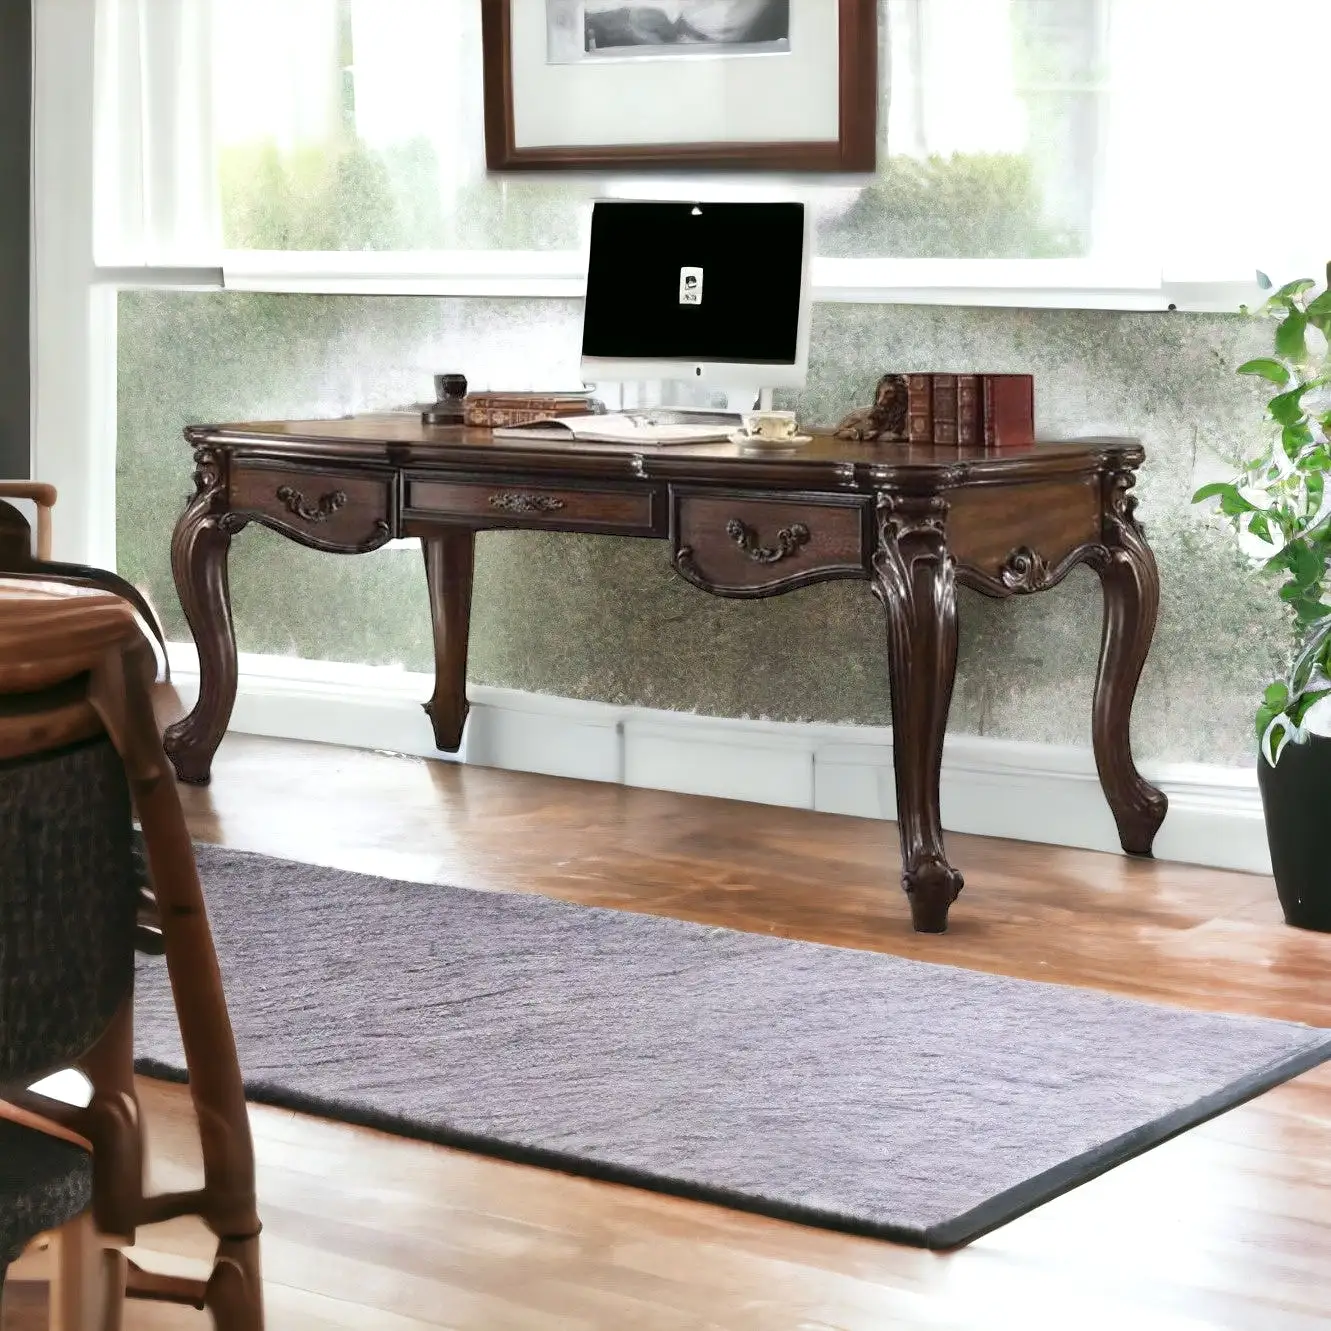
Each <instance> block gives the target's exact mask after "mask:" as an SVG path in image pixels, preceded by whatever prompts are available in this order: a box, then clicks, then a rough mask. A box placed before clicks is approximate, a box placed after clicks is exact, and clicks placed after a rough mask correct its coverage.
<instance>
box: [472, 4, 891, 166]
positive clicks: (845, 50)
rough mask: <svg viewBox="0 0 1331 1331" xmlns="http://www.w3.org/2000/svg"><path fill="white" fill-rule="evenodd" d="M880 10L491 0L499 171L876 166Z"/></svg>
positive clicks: (490, 103)
mask: <svg viewBox="0 0 1331 1331" xmlns="http://www.w3.org/2000/svg"><path fill="white" fill-rule="evenodd" d="M877 11H878V5H877V0H481V22H482V38H483V43H484V50H485V146H486V161H487V163H488V165H489V167H490V169H491V170H492V171H522V170H530V171H554V170H575V171H586V170H595V169H598V168H601V169H617V170H624V169H647V170H660V169H662V168H667V169H668V168H672V167H676V168H684V169H693V168H703V167H706V168H720V169H725V170H731V171H739V170H758V171H830V172H838V171H843V172H865V171H872V170H873V169H874V165H875V160H874V159H875V147H876V143H877V109H878V12H877Z"/></svg>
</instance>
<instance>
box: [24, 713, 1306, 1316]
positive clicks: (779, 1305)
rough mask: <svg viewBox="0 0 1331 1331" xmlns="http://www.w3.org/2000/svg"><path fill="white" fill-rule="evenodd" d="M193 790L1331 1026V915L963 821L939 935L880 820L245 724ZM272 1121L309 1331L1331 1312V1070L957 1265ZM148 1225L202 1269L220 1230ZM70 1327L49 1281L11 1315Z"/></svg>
mask: <svg viewBox="0 0 1331 1331" xmlns="http://www.w3.org/2000/svg"><path fill="white" fill-rule="evenodd" d="M184 794H185V800H186V807H187V811H188V814H189V817H190V822H191V825H192V827H193V829H194V831H195V833H196V835H197V836H198V837H199V838H201V839H203V840H211V841H221V842H225V843H226V844H228V845H232V846H236V847H240V848H243V849H248V850H258V851H264V852H267V853H269V854H273V855H281V856H287V857H290V858H295V859H302V860H307V861H313V862H318V863H325V864H329V865H335V866H338V867H342V868H348V869H357V870H362V871H368V872H374V873H379V874H384V875H388V876H397V877H403V878H409V879H416V880H420V881H423V882H431V881H438V882H450V883H456V884H459V885H462V886H467V887H473V888H481V889H485V890H493V891H506V892H540V893H544V894H547V895H550V896H557V897H563V898H566V899H569V900H576V901H581V902H586V903H590V904H596V905H603V906H612V907H616V908H619V909H625V910H637V911H645V912H649V913H652V914H662V915H673V916H678V917H680V918H686V919H693V920H699V921H705V922H709V923H715V924H723V925H727V926H730V927H733V928H737V929H745V930H751V931H756V932H763V933H775V934H781V935H786V936H790V937H799V938H807V939H812V940H816V941H820V942H826V943H835V944H840V945H844V946H850V947H861V948H875V949H880V950H883V951H889V952H895V953H899V954H901V955H905V956H913V957H921V958H926V959H929V960H933V961H941V962H947V963H953V964H958V965H963V966H969V967H973V968H976V969H982V970H991V971H1000V972H1004V973H1006V974H1011V975H1019V976H1027V977H1032V978H1038V979H1042V980H1053V981H1058V982H1062V983H1068V984H1077V985H1082V986H1088V987H1095V988H1101V989H1108V990H1114V991H1116V992H1119V993H1126V994H1134V995H1138V996H1140V997H1143V998H1149V999H1157V1000H1161V1001H1165V1002H1169V1003H1173V1004H1177V1005H1181V1006H1191V1007H1198V1008H1209V1009H1218V1010H1225V1011H1235V1012H1249V1013H1255V1014H1262V1015H1269V1016H1275V1017H1284V1018H1289V1019H1293V1020H1298V1021H1306V1022H1311V1023H1314V1024H1320V1025H1328V1026H1331V936H1321V935H1314V934H1306V933H1301V932H1298V931H1295V930H1291V929H1288V928H1286V927H1285V926H1284V925H1283V924H1282V923H1281V921H1280V915H1279V910H1278V908H1277V906H1276V903H1275V897H1274V892H1273V888H1272V885H1271V883H1270V881H1269V879H1263V878H1256V877H1251V876H1248V875H1243V874H1236V873H1224V872H1216V871H1212V870H1205V869H1197V868H1191V867H1187V866H1182V865H1174V864H1157V863H1152V862H1141V861H1133V860H1128V859H1125V858H1120V857H1117V856H1110V855H1097V854H1091V853H1087V852H1079V851H1070V850H1062V849H1054V848H1050V847H1044V846H1032V845H1025V844H1021V843H1018V842H1006V841H996V840H985V839H980V838H974V837H963V836H956V837H951V838H949V845H950V847H951V848H952V850H953V851H954V854H955V860H956V863H957V864H958V867H960V868H961V869H962V870H963V871H964V872H965V874H966V878H967V886H966V890H965V892H964V893H963V894H962V897H961V899H960V901H959V902H958V903H957V906H956V907H955V908H954V911H953V916H952V919H953V928H952V930H951V932H949V933H948V934H946V935H944V936H941V937H934V936H924V935H916V934H913V933H911V931H910V926H909V919H908V914H907V911H906V905H905V902H904V900H903V898H902V896H901V893H900V891H899V889H898V887H897V886H896V877H895V870H894V865H893V858H892V857H893V853H894V844H893V829H892V827H891V826H890V825H888V824H883V823H878V822H870V821H865V820H857V819H850V818H842V817H836V816H832V815H825V814H813V813H807V812H802V811H795V810H787V809H775V808H766V807H760V806H754V805H745V804H737V803H728V802H723V801H714V800H705V799H697V798H692V797H685V796H679V795H672V794H665V793H659V792H653V791H640V790H631V789H625V788H621V787H609V786H598V785H591V784H586V783H581V782H572V781H564V780H556V779H552V778H545V777H537V776H526V775H519V774H514V773H505V772H496V771H488V770H485V769H480V768H460V767H456V766H453V765H449V764H445V763H427V762H422V761H417V760H414V759H404V758H395V757H390V756H386V755H378V754H368V753H358V752H351V751H347V750H339V749H334V748H330V747H324V746H317V745H299V744H293V743H285V742H276V741H266V740H258V739H253V738H248V737H243V736H233V737H232V738H229V739H228V740H227V741H226V742H225V743H224V744H223V746H222V750H221V753H220V755H219V758H218V762H217V768H216V777H215V780H214V783H213V785H212V786H211V787H210V788H208V789H205V790H198V789H188V790H185V792H184ZM141 1090H142V1094H143V1100H144V1105H145V1109H146V1113H147V1119H148V1124H149V1132H150V1138H151V1146H152V1160H151V1168H152V1175H153V1179H154V1182H155V1183H158V1184H161V1185H165V1184H168V1183H170V1184H172V1185H174V1184H176V1183H178V1182H180V1181H182V1180H184V1179H187V1178H189V1177H193V1176H195V1174H194V1171H196V1169H197V1160H196V1153H195V1151H194V1149H193V1143H192V1139H191V1132H192V1128H193V1125H192V1121H191V1116H190V1112H189V1107H188V1100H187V1098H186V1096H185V1094H184V1092H183V1091H182V1090H181V1089H180V1088H177V1087H171V1086H163V1085H159V1084H155V1083H151V1082H143V1083H141ZM252 1116H253V1123H254V1130H255V1134H256V1146H257V1151H258V1159H259V1197H260V1209H261V1213H262V1215H263V1218H264V1222H265V1226H266V1229H265V1235H264V1261H265V1272H266V1275H267V1278H268V1281H269V1284H268V1306H269V1325H270V1327H272V1328H275V1331H334V1328H336V1329H337V1331H342V1329H344V1328H346V1329H350V1328H357V1329H358V1331H361V1329H363V1331H421V1329H423V1328H436V1327H450V1328H468V1329H476V1331H510V1329H512V1331H527V1329H528V1328H531V1329H533V1331H535V1329H536V1328H542V1329H544V1328H551V1329H554V1331H590V1329H591V1328H596V1329H597V1331H601V1329H605V1331H611V1329H614V1331H618V1329H619V1328H630V1327H631V1328H643V1329H644V1331H655V1329H656V1328H662V1329H665V1328H671V1329H674V1328H692V1329H700V1328H725V1329H726V1331H748V1329H750V1328H752V1329H753V1331H830V1329H831V1328H843V1329H845V1331H868V1329H869V1328H873V1329H874V1331H879V1329H882V1328H891V1329H892V1331H908V1329H909V1331H914V1329H916V1328H918V1329H919V1331H926V1329H927V1331H943V1329H947V1331H978V1329H983V1331H1008V1329H1009V1328H1011V1329H1012V1331H1017V1328H1020V1331H1069V1329H1070V1328H1077V1331H1102V1329H1103V1331H1110V1329H1111V1328H1112V1329H1113V1331H1120V1329H1121V1328H1124V1327H1130V1328H1132V1331H1203V1328H1206V1329H1210V1328H1223V1329H1225V1331H1301V1329H1302V1328H1313V1327H1323V1328H1325V1327H1329V1326H1331V1065H1328V1066H1326V1067H1323V1068H1321V1069H1319V1070H1318V1071H1316V1072H1313V1073H1310V1074H1308V1075H1306V1076H1304V1077H1301V1078H1299V1079H1298V1080H1297V1081H1295V1082H1293V1083H1290V1084H1288V1085H1286V1086H1283V1087H1280V1088H1278V1089H1277V1090H1275V1091H1272V1092H1270V1093H1269V1094H1267V1095H1265V1096H1263V1097H1261V1098H1260V1099H1259V1100H1257V1101H1255V1102H1253V1103H1251V1104H1249V1105H1246V1106H1243V1107H1241V1108H1239V1109H1236V1110H1234V1111H1232V1112H1231V1113H1229V1114H1226V1115H1224V1116H1222V1117H1221V1118H1218V1119H1216V1120H1214V1121H1212V1122H1211V1123H1208V1124H1205V1125H1203V1126H1202V1127H1200V1128H1197V1129H1195V1130H1193V1131H1192V1132H1189V1133H1187V1134H1185V1135H1184V1136H1182V1137H1180V1138H1177V1139H1176V1140H1174V1141H1172V1142H1168V1143H1166V1144H1165V1145H1163V1146H1161V1147H1158V1148H1156V1149H1155V1150H1153V1151H1150V1152H1148V1153H1147V1154H1146V1155H1144V1156H1142V1157H1140V1158H1139V1159H1137V1160H1134V1161H1131V1162H1129V1163H1128V1164H1126V1165H1123V1166H1121V1167H1120V1168H1118V1169H1116V1170H1113V1171H1111V1172H1110V1173H1109V1174H1107V1175H1105V1176H1104V1177H1102V1178H1100V1179H1097V1180H1095V1181H1093V1182H1091V1183H1089V1184H1086V1185H1085V1186H1083V1187H1081V1188H1079V1189H1076V1190H1075V1191H1073V1192H1071V1193H1069V1194H1067V1195H1066V1196H1064V1197H1062V1198H1059V1199H1058V1200H1056V1201H1054V1202H1051V1203H1049V1204H1048V1205H1046V1206H1044V1207H1042V1208H1040V1209H1039V1210H1037V1211H1035V1212H1033V1213H1032V1214H1030V1215H1028V1216H1025V1217H1024V1218H1022V1219H1020V1220H1017V1221H1015V1222H1013V1223H1012V1224H1010V1225H1008V1226H1006V1227H1005V1228H1003V1229H1000V1230H998V1231H996V1232H995V1233H993V1234H990V1235H989V1236H987V1237H986V1238H984V1239H981V1240H980V1241H978V1242H977V1243H975V1244H973V1245H972V1246H971V1247H969V1248H967V1249H964V1250H963V1251H960V1252H957V1253H954V1254H948V1255H938V1254H931V1253H926V1252H922V1251H919V1250H916V1249H910V1248H900V1247H895V1246H893V1245H891V1244H887V1243H881V1242H877V1241H872V1240H865V1239H857V1238H848V1237H845V1236H840V1235H835V1234H830V1233H826V1232H823V1231H820V1230H816V1229H810V1228H804V1227H801V1226H797V1225H790V1224H785V1223H782V1222H778V1221H775V1220H768V1219H765V1218H762V1217H756V1216H748V1215H742V1214H739V1213H736V1212H731V1211H727V1210H724V1209H721V1208H718V1207H713V1206H707V1205H703V1204H699V1203H693V1202H686V1201H680V1200H676V1199H673V1198H667V1197H661V1196H657V1195H655V1194H652V1193H649V1192H642V1191H638V1190H635V1189H631V1188H623V1187H617V1186H612V1185H608V1184H601V1183H594V1182H590V1181H587V1180H583V1179H577V1178H570V1177H565V1176H562V1175H559V1174H555V1173H552V1172H549V1171H545V1170H539V1169H532V1168H527V1167H523V1166H517V1165H511V1164H505V1163H500V1162H496V1161H491V1160H485V1159H482V1158H480V1157H476V1156H471V1155H467V1154H464V1153H462V1152H458V1151H450V1150H445V1149H442V1148H439V1147H433V1146H427V1145H422V1144H419V1143H413V1142H407V1141H400V1140H397V1139H394V1138H391V1137H387V1136H384V1135H381V1134H378V1133H374V1132H369V1131H365V1130H362V1129H356V1128H350V1127H346V1126H343V1125H340V1124H335V1123H327V1122H323V1121H319V1120H314V1119H308V1118H304V1117H301V1116H299V1115H295V1114H291V1113H287V1112H283V1111H278V1110H273V1109H267V1108H257V1107H256V1108H255V1109H254V1110H253V1111H252ZM140 1239H141V1250H142V1252H143V1254H144V1260H145V1261H146V1262H151V1263H153V1264H155V1265H157V1266H159V1267H168V1268H171V1269H181V1268H180V1266H179V1264H180V1263H181V1262H182V1261H185V1262H188V1259H190V1258H191V1256H194V1257H197V1256H199V1255H201V1254H202V1253H203V1252H205V1251H206V1250H207V1248H206V1237H205V1236H204V1235H203V1234H202V1233H201V1232H199V1231H195V1230H192V1229H190V1228H187V1227H185V1226H182V1225H169V1226H164V1227H161V1228H159V1229H157V1230H152V1231H148V1230H145V1231H143V1233H142V1234H141V1235H140ZM173 1263H174V1264H175V1266H174V1267H171V1264H173ZM185 1269H188V1268H185ZM204 1325H206V1318H205V1317H204V1316H203V1315H202V1314H199V1313H194V1312H191V1311H189V1310H181V1309H172V1308H165V1307H148V1306H145V1305H137V1306H131V1308H130V1310H129V1314H128V1316H127V1319H126V1326H127V1331H136V1328H145V1329H146V1328H185V1327H194V1326H198V1327H202V1326H204ZM38 1326H44V1321H43V1320H42V1317H41V1314H40V1310H39V1301H38V1300H37V1299H36V1298H35V1297H34V1295H33V1292H32V1291H31V1290H22V1289H21V1290H20V1291H19V1292H18V1294H17V1296H16V1298H15V1299H14V1300H13V1306H12V1307H11V1308H10V1310H9V1314H8V1319H7V1320H6V1322H5V1331H36V1328H37V1327H38Z"/></svg>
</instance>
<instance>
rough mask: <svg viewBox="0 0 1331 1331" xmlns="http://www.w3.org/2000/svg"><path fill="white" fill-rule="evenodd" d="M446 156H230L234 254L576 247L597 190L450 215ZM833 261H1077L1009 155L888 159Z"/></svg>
mask: <svg viewBox="0 0 1331 1331" xmlns="http://www.w3.org/2000/svg"><path fill="white" fill-rule="evenodd" d="M439 178H440V171H439V162H438V159H437V157H436V155H435V152H434V149H433V147H432V146H431V145H430V144H429V143H428V142H427V141H425V140H423V139H422V140H417V141H415V142H412V143H408V144H404V145H401V146H399V147H395V148H392V149H390V150H387V151H383V152H379V151H375V150H372V149H370V148H368V147H366V145H365V144H364V143H362V142H360V141H358V140H355V139H349V140H346V141H344V142H342V143H340V144H329V145H317V146H313V147H307V148H304V149H301V150H299V151H297V152H294V153H287V154H283V153H280V152H279V151H278V149H277V148H276V147H275V146H274V145H272V144H258V145H253V146H247V147H244V148H233V149H230V150H228V151H227V153H226V154H225V155H224V157H223V161H222V199H223V209H224V218H223V220H224V228H225V233H224V234H225V243H226V246H227V248H229V249H259V250H428V249H444V250H447V249H503V250H567V249H575V248H577V246H578V244H579V237H580V230H579V227H580V205H582V204H584V203H585V202H586V201H587V200H588V199H590V198H591V197H592V196H593V193H594V186H591V185H589V184H587V183H586V182H569V183H562V182H558V181H553V182H551V181H504V182H498V181H491V180H485V179H482V180H478V181H474V182H472V183H470V184H468V185H466V186H464V187H463V188H462V189H461V190H459V191H458V193H457V195H456V196H455V198H454V200H453V201H452V204H451V206H450V207H448V208H446V207H445V205H444V201H443V198H442V197H441V192H440V187H439ZM818 249H819V252H820V253H822V254H827V255H831V256H838V257H840V256H845V257H857V256H861V255H873V256H890V257H899V258H954V257H960V258H1059V257H1063V256H1065V255H1070V254H1076V253H1077V252H1078V246H1077V240H1076V238H1075V237H1074V236H1073V235H1072V234H1071V233H1069V232H1065V231H1061V230H1059V229H1058V228H1056V227H1052V226H1050V225H1048V224H1047V223H1045V222H1044V221H1043V219H1042V216H1041V200H1040V191H1039V188H1038V185H1037V182H1036V180H1035V177H1034V173H1033V171H1032V168H1031V164H1030V162H1029V161H1028V160H1027V159H1026V158H1024V157H1019V156H1015V155H1009V154H973V155H963V154H958V155H956V156H953V157H949V158H939V157H934V158H930V159H928V160H927V161H917V160H915V159H913V158H908V157H889V158H888V159H887V161H886V162H885V163H884V165H883V167H882V169H881V170H880V172H879V176H878V179H877V180H876V181H875V182H874V183H873V184H871V185H869V186H867V187H866V188H864V189H863V190H861V191H860V193H859V195H858V197H856V198H855V199H854V200H853V201H851V202H850V203H849V205H848V206H847V207H845V208H844V210H843V211H841V212H840V213H839V214H835V215H829V216H826V217H825V218H824V219H823V222H822V225H821V227H820V229H819V240H818Z"/></svg>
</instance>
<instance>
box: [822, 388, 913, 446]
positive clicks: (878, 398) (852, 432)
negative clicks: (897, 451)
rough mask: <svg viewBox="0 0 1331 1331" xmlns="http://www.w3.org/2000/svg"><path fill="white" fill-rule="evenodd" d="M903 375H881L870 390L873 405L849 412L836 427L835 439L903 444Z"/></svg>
mask: <svg viewBox="0 0 1331 1331" xmlns="http://www.w3.org/2000/svg"><path fill="white" fill-rule="evenodd" d="M907 402H908V398H907V395H906V376H905V375H904V374H885V375H883V377H882V378H881V379H880V380H879V381H878V387H877V388H876V389H874V395H873V406H871V407H861V408H860V409H859V410H858V411H852V412H851V413H850V415H849V416H847V417H846V419H845V420H843V421H842V422H841V424H840V425H838V426H837V428H836V437H837V438H838V439H857V440H860V441H861V442H863V443H880V444H900V443H905V441H906V436H907V430H906V407H907Z"/></svg>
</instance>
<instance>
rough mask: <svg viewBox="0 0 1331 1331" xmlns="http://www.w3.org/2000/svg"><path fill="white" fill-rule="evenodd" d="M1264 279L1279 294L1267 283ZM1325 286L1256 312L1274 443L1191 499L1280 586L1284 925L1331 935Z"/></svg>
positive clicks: (1266, 792)
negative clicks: (1268, 331)
mask: <svg viewBox="0 0 1331 1331" xmlns="http://www.w3.org/2000/svg"><path fill="white" fill-rule="evenodd" d="M1258 280H1259V282H1260V283H1261V285H1262V287H1263V288H1264V289H1266V290H1270V289H1271V286H1272V284H1271V282H1270V281H1269V280H1268V279H1267V278H1265V277H1264V276H1263V275H1261V274H1259V275H1258ZM1316 285H1317V284H1316V283H1315V282H1314V281H1313V280H1312V279H1311V278H1303V279H1301V280H1299V281H1296V282H1290V283H1288V284H1287V285H1285V286H1282V287H1281V288H1280V289H1279V290H1278V291H1274V292H1272V294H1271V295H1270V296H1269V297H1268V298H1267V300H1266V302H1265V304H1264V305H1263V306H1262V308H1261V309H1260V310H1259V311H1257V313H1258V314H1259V315H1261V316H1263V317H1266V318H1269V319H1273V320H1274V321H1275V338H1274V355H1272V356H1263V357H1260V358H1258V359H1257V360H1250V361H1248V362H1247V363H1246V364H1244V365H1240V366H1239V368H1238V373H1239V374H1250V375H1257V376H1260V377H1261V378H1262V379H1265V380H1267V381H1268V382H1269V383H1270V385H1271V388H1272V396H1271V400H1270V401H1269V402H1268V403H1267V426H1268V431H1267V433H1268V444H1267V446H1266V447H1265V448H1264V449H1263V451H1262V452H1261V453H1260V454H1259V455H1258V456H1257V457H1255V458H1253V459H1252V460H1251V461H1248V462H1245V463H1244V464H1243V466H1242V471H1241V473H1240V475H1239V476H1237V477H1236V478H1235V479H1234V480H1233V481H1226V482H1218V483H1216V484H1213V485H1204V486H1202V488H1201V489H1200V490H1198V491H1197V493H1196V494H1195V495H1194V496H1193V502H1194V503H1201V502H1203V501H1206V500H1210V499H1218V500H1219V501H1220V511H1221V513H1223V514H1224V515H1225V517H1226V518H1227V519H1228V521H1229V522H1230V524H1231V525H1232V526H1233V527H1234V529H1235V531H1236V533H1237V535H1238V540H1239V545H1240V548H1241V549H1243V550H1244V552H1245V553H1246V554H1248V555H1249V556H1250V557H1251V558H1252V559H1253V560H1254V561H1255V562H1256V563H1257V564H1258V565H1260V566H1262V567H1264V568H1265V569H1267V570H1268V571H1270V572H1271V573H1274V574H1277V575H1279V576H1280V578H1281V579H1282V583H1281V586H1280V598H1281V600H1282V601H1284V602H1285V604H1286V605H1287V606H1288V607H1289V610H1290V614H1291V619H1292V628H1293V642H1292V643H1291V651H1290V662H1291V664H1290V667H1289V670H1288V673H1287V674H1286V675H1285V676H1284V678H1283V679H1277V680H1273V681H1272V682H1271V683H1270V684H1269V685H1268V686H1267V689H1266V691H1265V693H1264V694H1263V695H1262V701H1261V705H1260V706H1259V707H1258V709H1257V740H1258V758H1257V776H1258V784H1259V786H1260V788H1261V792H1262V808H1263V812H1264V813H1265V815H1266V833H1267V840H1268V841H1269V843H1270V846H1271V866H1272V870H1273V872H1274V874H1275V880H1276V890H1277V892H1278V893H1279V896H1280V904H1281V907H1282V908H1283V910H1284V912H1285V919H1286V921H1287V922H1288V923H1289V924H1292V925H1296V926H1298V927H1299V928H1303V929H1317V930H1321V931H1323V932H1331V856H1328V854H1327V851H1326V840H1325V838H1324V837H1323V836H1322V830H1323V829H1322V824H1321V819H1322V817H1323V816H1325V815H1326V813H1327V811H1328V804H1329V803H1331V605H1328V604H1327V600H1326V579H1327V567H1328V560H1331V487H1329V486H1328V485H1327V478H1328V474H1329V473H1331V393H1328V387H1329V386H1331V343H1329V341H1328V339H1329V338H1331V265H1328V283H1327V287H1326V288H1324V289H1323V290H1322V291H1321V293H1320V294H1314V289H1315V287H1316ZM1244 312H1245V313H1247V311H1246V309H1245V311H1244Z"/></svg>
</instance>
